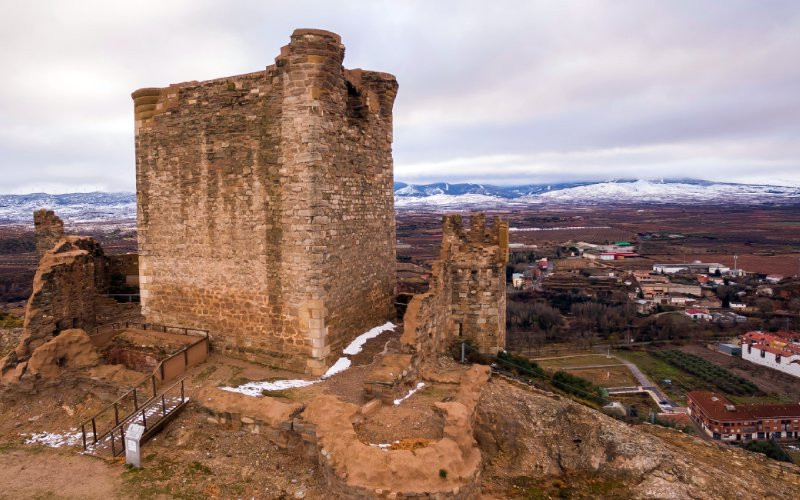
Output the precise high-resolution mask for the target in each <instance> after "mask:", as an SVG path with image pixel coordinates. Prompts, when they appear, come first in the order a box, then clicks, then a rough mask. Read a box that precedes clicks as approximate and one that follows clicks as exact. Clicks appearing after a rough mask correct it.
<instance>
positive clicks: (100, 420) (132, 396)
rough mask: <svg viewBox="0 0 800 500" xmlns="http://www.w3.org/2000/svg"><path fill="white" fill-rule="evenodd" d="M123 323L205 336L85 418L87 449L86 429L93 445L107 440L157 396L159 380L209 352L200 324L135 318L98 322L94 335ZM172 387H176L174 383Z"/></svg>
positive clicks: (83, 429) (83, 428)
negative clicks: (170, 323)
mask: <svg viewBox="0 0 800 500" xmlns="http://www.w3.org/2000/svg"><path fill="white" fill-rule="evenodd" d="M123 324H124V325H125V328H136V329H140V330H151V331H159V332H163V333H178V334H182V335H187V336H194V335H192V333H190V332H197V333H201V334H203V336H202V337H200V338H198V340H196V341H194V342H192V343H191V344H189V345H187V346H184V347H183V348H181V349H180V350H178V351H177V352H175V353H173V354H171V355H170V356H168V357H166V358H164V359H163V360H161V361H160V362H159V363H158V365H156V367H155V369H154V370H153V373H152V374H150V375H148V376H147V377H145V378H144V379H142V381H141V382H139V383H138V384H136V385H135V386H134V387H133V388H132V389H131V390H129V391H128V392H126V393H125V394H124V395H122V396H121V397H120V398H119V399H117V400H116V401H114V402H113V403H111V404H109V405H108V406H106V407H105V408H103V409H102V410H100V411H99V412H97V413H96V414H95V415H94V416H92V417H91V418H89V419H87V420H85V421H84V422H82V423H81V434H82V440H83V449H84V450H86V449H87V447H88V446H89V444H90V443H89V436H88V431H87V429H90V430H91V445H93V446H94V445H96V444H97V443H98V442H100V441H102V440H104V439H105V438H106V437H108V436H109V435H110V434H111V433H113V432H114V431H115V429H117V428H118V427H119V426H120V425H122V424H124V423H125V422H126V421H128V419H130V418H131V417H132V416H134V415H137V414H139V412H140V411H141V408H142V407H144V406H147V405H149V404H151V403H152V401H153V400H154V399H155V398H156V397H157V396H158V385H159V384H163V383H165V382H167V381H169V380H172V379H174V378H176V377H177V376H179V375H181V374H183V373H184V372H185V371H186V369H187V368H189V367H190V366H192V365H196V364H199V363H202V362H203V361H205V360H206V359H208V355H209V353H210V350H211V343H210V341H209V335H208V331H207V330H201V329H197V328H184V327H174V326H166V325H156V324H151V323H142V322H135V321H125V322H124V323H122V322H118V323H110V324H107V325H102V326H99V327H97V328H95V334H94V336H98V335H103V334H105V333H110V332H109V331H108V330H107V329H108V328H111V331H112V332H113V331H115V330H121V329H122V325H123ZM101 329H104V330H105V331H103V332H101ZM180 383H181V400H183V379H181V381H180ZM172 387H174V384H173V386H172ZM167 390H169V389H167ZM151 392H152V396H146V397H145V400H144V402H141V401H140V400H141V399H142V397H143V396H145V395H147V394H150V393H151ZM112 418H113V419H112ZM112 422H113V423H112ZM113 441H114V438H113V436H112V444H113Z"/></svg>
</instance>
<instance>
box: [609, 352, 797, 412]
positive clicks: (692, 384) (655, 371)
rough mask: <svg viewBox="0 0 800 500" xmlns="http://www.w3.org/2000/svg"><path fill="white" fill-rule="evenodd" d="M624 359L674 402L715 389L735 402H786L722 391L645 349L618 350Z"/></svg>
mask: <svg viewBox="0 0 800 500" xmlns="http://www.w3.org/2000/svg"><path fill="white" fill-rule="evenodd" d="M615 354H616V355H617V356H619V357H620V358H622V359H625V360H627V361H630V362H631V363H633V364H635V365H636V366H638V367H639V369H640V370H642V371H643V372H644V373H645V375H647V376H648V377H649V378H650V379H651V380H652V381H653V382H654V383H655V384H657V385H658V386H659V387H661V389H663V390H664V392H665V393H667V395H668V396H669V397H670V399H672V400H673V401H674V402H676V403H678V404H681V405H685V404H686V393H687V392H689V391H715V392H721V393H722V394H724V395H725V397H727V398H729V399H730V400H731V401H732V402H733V403H736V404H744V403H773V404H775V403H784V402H791V401H783V400H781V399H780V398H778V397H775V396H736V395H732V394H728V393H725V392H723V391H721V390H720V389H719V388H718V387H716V386H715V385H714V384H712V383H709V382H706V381H705V380H703V379H701V378H700V377H696V376H694V375H692V374H691V373H689V372H687V371H685V370H682V369H680V368H678V367H677V366H674V365H671V364H670V363H667V362H666V361H664V360H662V359H660V358H658V357H657V356H655V355H653V354H651V353H649V352H645V351H618V352H616V353H615ZM664 379H670V380H671V381H672V384H665V383H664V382H663V380H664Z"/></svg>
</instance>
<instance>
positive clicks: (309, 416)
mask: <svg viewBox="0 0 800 500" xmlns="http://www.w3.org/2000/svg"><path fill="white" fill-rule="evenodd" d="M489 376H490V373H489V367H488V366H479V365H475V366H472V367H471V368H470V369H469V370H467V371H466V372H464V373H463V375H462V376H461V378H460V387H459V391H458V393H457V394H456V396H455V397H454V399H453V400H452V401H449V402H444V403H437V404H436V408H437V410H438V411H441V412H442V413H443V414H444V416H445V425H444V430H443V433H444V435H443V437H442V438H441V439H440V440H438V441H435V442H433V443H431V444H429V445H428V446H425V447H422V448H417V449H414V450H407V449H400V450H390V449H385V448H379V447H376V446H370V445H369V444H366V443H363V442H362V441H361V440H360V439H359V437H358V435H357V434H356V431H355V428H354V426H353V424H354V422H357V421H359V420H360V419H362V418H364V417H365V416H366V415H368V414H370V413H371V412H373V411H375V410H376V409H377V407H378V406H379V405H380V403H379V402H378V401H377V400H372V401H370V402H369V403H367V404H365V405H363V406H361V407H359V406H358V405H355V404H352V403H348V402H345V401H342V400H341V399H339V398H338V397H336V396H333V395H322V396H318V397H316V398H314V399H313V400H312V401H311V402H310V403H308V405H307V406H305V407H303V405H302V404H300V403H290V402H284V401H281V400H278V399H277V398H270V397H261V398H253V397H251V396H245V395H243V394H238V393H232V392H226V391H222V390H220V389H217V388H206V389H203V390H201V392H200V393H199V394H198V397H197V400H196V401H197V402H198V403H199V404H200V405H201V406H202V407H203V408H204V410H205V411H206V412H207V413H208V415H209V416H208V422H210V423H213V424H217V425H224V426H228V427H231V428H236V429H240V428H245V429H247V430H249V431H250V432H253V433H256V434H264V435H266V436H267V437H268V438H269V440H270V441H272V442H273V443H275V444H276V445H278V446H280V447H282V448H284V449H288V450H290V451H294V452H295V453H297V454H298V455H299V456H302V457H305V458H306V459H308V460H310V461H312V462H315V463H318V464H319V466H320V468H321V470H322V471H323V473H324V474H325V478H326V480H327V482H328V485H329V487H330V491H331V493H332V495H333V496H334V497H335V498H345V499H362V498H396V499H400V498H437V499H443V498H453V499H467V498H475V497H476V496H477V495H478V493H479V483H480V471H481V453H480V450H479V448H478V446H477V443H476V441H475V439H474V437H473V429H474V418H475V409H476V406H477V402H478V398H479V397H480V394H481V390H482V387H483V385H484V384H485V383H486V382H487V381H488V380H489ZM441 471H444V472H441Z"/></svg>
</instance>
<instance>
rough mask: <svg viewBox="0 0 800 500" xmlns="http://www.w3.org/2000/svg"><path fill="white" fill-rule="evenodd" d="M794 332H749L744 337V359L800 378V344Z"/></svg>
mask: <svg viewBox="0 0 800 500" xmlns="http://www.w3.org/2000/svg"><path fill="white" fill-rule="evenodd" d="M792 333H793V332H776V333H765V332H761V331H753V332H747V333H745V334H744V335H742V359H744V360H747V361H750V362H751V363H755V364H757V365H761V366H766V367H768V368H772V369H773V370H778V371H782V372H783V373H788V374H789V375H793V376H795V377H798V378H800V343H797V342H795V341H794V340H797V339H798V335H797V334H796V333H795V334H794V335H793V334H792Z"/></svg>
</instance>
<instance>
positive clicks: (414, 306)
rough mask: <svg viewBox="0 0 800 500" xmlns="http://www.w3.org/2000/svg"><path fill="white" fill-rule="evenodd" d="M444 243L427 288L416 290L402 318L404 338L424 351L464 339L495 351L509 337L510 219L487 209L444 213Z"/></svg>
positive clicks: (441, 349)
mask: <svg viewBox="0 0 800 500" xmlns="http://www.w3.org/2000/svg"><path fill="white" fill-rule="evenodd" d="M442 224H443V227H442V246H441V252H440V256H439V259H438V260H436V261H435V262H434V263H433V272H432V273H431V284H430V289H429V290H428V292H426V293H424V294H419V295H415V296H414V297H413V298H412V299H411V302H410V303H409V304H408V308H407V309H406V314H405V316H404V318H403V323H404V325H403V336H402V341H403V342H404V343H405V344H407V345H410V346H412V347H413V348H414V349H415V350H416V351H417V352H419V353H422V354H423V355H431V354H433V355H435V354H437V353H441V352H444V351H445V350H446V349H447V348H448V347H449V346H450V344H452V343H453V342H456V341H458V340H460V339H463V340H469V341H471V342H472V343H473V344H474V345H475V346H476V347H477V348H478V349H479V350H480V351H481V352H483V353H489V354H496V353H497V352H498V351H499V350H502V349H504V348H505V343H506V274H505V264H506V262H507V261H508V223H506V222H503V221H501V220H500V218H498V217H495V219H494V226H493V227H492V228H490V229H487V227H486V219H485V217H484V215H483V214H475V215H473V216H472V217H471V218H470V230H469V232H466V231H465V230H464V227H463V221H462V218H461V216H460V215H447V216H445V217H444V219H443V223H442Z"/></svg>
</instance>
